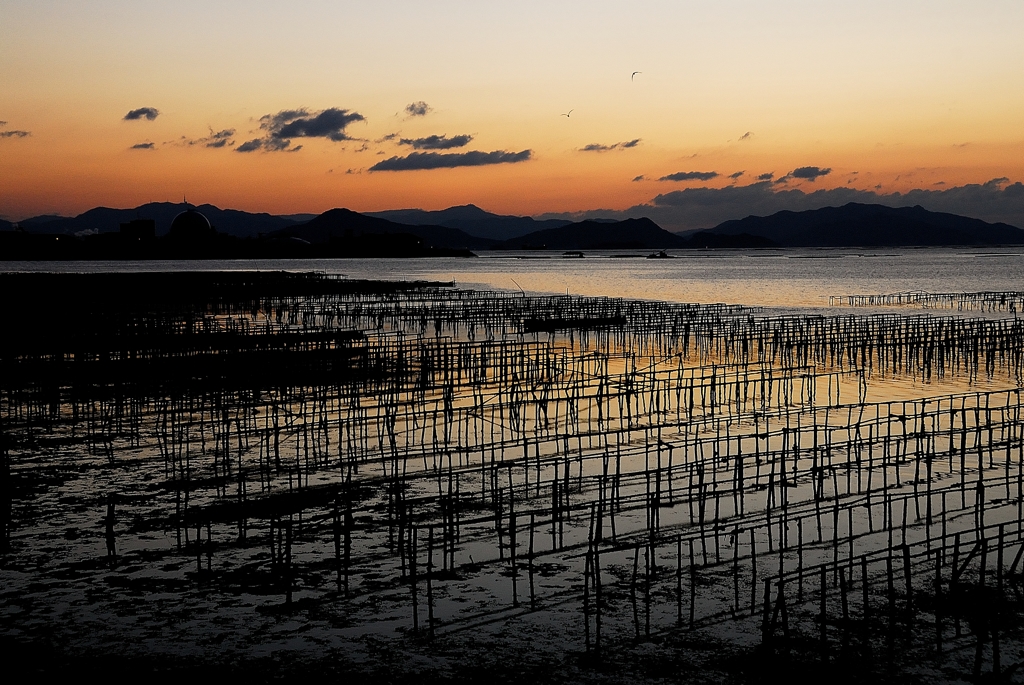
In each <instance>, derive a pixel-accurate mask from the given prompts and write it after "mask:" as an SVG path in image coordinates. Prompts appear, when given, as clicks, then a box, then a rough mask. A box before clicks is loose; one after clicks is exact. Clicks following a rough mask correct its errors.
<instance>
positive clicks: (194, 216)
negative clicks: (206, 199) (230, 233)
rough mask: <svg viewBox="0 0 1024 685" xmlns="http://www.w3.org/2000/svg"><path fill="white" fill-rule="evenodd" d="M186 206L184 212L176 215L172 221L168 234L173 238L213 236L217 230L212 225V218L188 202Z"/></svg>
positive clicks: (187, 238)
mask: <svg viewBox="0 0 1024 685" xmlns="http://www.w3.org/2000/svg"><path fill="white" fill-rule="evenodd" d="M185 207H186V209H185V211H184V212H182V213H181V214H179V215H178V216H176V217H174V221H172V222H171V231H170V233H169V234H168V235H169V236H170V237H171V238H174V239H181V240H196V239H203V238H210V237H212V236H213V235H214V233H215V231H214V230H213V226H211V225H210V220H209V219H207V218H206V217H205V216H203V215H202V214H201V213H200V212H198V211H196V209H195V208H194V207H192V206H190V205H189V204H188V203H186V204H185Z"/></svg>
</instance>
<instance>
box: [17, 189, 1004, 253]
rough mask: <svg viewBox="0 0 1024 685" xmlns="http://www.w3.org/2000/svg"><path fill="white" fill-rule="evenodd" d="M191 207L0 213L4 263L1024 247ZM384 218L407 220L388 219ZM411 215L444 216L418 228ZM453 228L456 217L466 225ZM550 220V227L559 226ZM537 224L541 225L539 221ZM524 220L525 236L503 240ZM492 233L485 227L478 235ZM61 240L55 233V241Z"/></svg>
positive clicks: (948, 229)
mask: <svg viewBox="0 0 1024 685" xmlns="http://www.w3.org/2000/svg"><path fill="white" fill-rule="evenodd" d="M183 209H184V207H183V205H180V204H177V203H171V202H155V203H150V204H146V205H142V206H141V207H138V208H135V209H109V208H106V207H97V208H95V209H91V210H89V211H87V212H85V213H84V214H81V215H79V216H77V217H73V218H66V217H53V216H41V217H35V218H32V219H28V220H25V221H21V222H19V228H20V229H21V231H20V232H14V231H11V230H10V229H11V228H12V225H11V223H10V222H6V221H0V231H2V232H3V239H2V241H0V259H51V258H53V259H56V258H60V259H104V258H111V259H156V258H161V259H162V258H184V257H186V256H187V257H188V258H209V257H215V256H216V257H219V258H232V257H237V258H248V257H259V258H260V259H266V258H275V257H291V258H303V257H416V256H436V255H452V256H454V255H469V254H471V253H470V252H469V250H477V251H479V250H489V249H499V250H502V249H504V250H521V249H548V250H606V249H643V250H652V249H653V250H664V249H693V248H705V247H713V248H728V247H742V248H758V247H854V246H915V245H996V244H1024V231H1022V230H1021V229H1019V228H1015V227H1013V226H1010V225H1007V224H990V223H987V222H985V221H981V220H978V219H970V218H967V217H963V216H958V215H955V214H943V213H938V212H930V211H928V210H925V209H923V208H921V207H901V208H892V207H886V206H883V205H866V204H858V203H850V204H847V205H844V206H842V207H826V208H824V209H815V210H808V211H804V212H789V211H783V212H778V213H776V214H772V215H771V216H766V217H755V216H750V217H747V218H745V219H739V220H736V221H727V222H724V223H722V224H720V225H718V226H716V227H714V228H711V229H707V230H703V231H696V232H688V233H679V234H676V233H670V232H668V231H665V230H663V229H662V228H661V227H659V226H658V225H657V224H655V223H654V222H653V221H651V220H650V219H646V218H641V219H626V220H624V221H607V220H588V221H582V222H578V223H568V222H564V221H561V220H551V221H534V220H533V219H531V218H529V217H513V216H501V215H497V214H490V213H489V212H485V211H483V210H481V209H480V208H478V207H474V206H473V205H467V206H463V207H451V208H449V209H447V210H443V211H440V212H424V211H421V210H395V211H393V212H375V213H374V214H360V213H358V212H353V211H351V210H348V209H332V210H329V211H327V212H324V213H323V214H320V215H318V216H313V218H311V219H309V220H308V221H307V220H305V219H307V218H308V217H310V216H312V215H308V214H307V215H303V214H294V215H289V216H274V215H271V214H252V213H249V212H242V211H238V210H230V209H228V210H222V209H219V208H217V207H214V206H212V205H201V206H199V207H198V210H199V211H200V212H202V213H203V214H204V215H206V217H207V218H208V219H209V220H210V222H211V223H212V224H213V226H214V228H215V229H216V233H215V234H214V235H215V236H216V240H213V239H211V240H207V241H206V242H205V243H203V244H198V243H196V244H192V243H189V242H188V241H187V240H185V241H183V240H181V239H178V240H168V239H167V238H165V237H159V236H164V235H165V234H166V233H167V231H168V229H169V227H170V223H171V220H172V219H173V218H174V217H175V216H176V215H177V214H179V213H180V212H181V211H182V210H183ZM381 215H387V216H391V217H397V218H401V219H402V221H401V222H399V221H392V220H390V219H388V218H384V217H382V216H381ZM136 218H144V219H152V220H154V221H155V222H156V234H157V236H158V237H157V238H155V239H153V238H150V239H149V240H148V241H146V240H141V241H139V240H136V239H131V240H130V239H129V236H128V235H127V234H120V233H119V231H120V226H121V224H122V223H127V222H129V221H131V220H133V219H136ZM415 220H424V221H439V222H445V223H444V224H412V223H406V222H411V221H415ZM446 224H460V225H461V226H464V228H460V227H456V226H453V225H446ZM553 224H554V225H553ZM538 227H540V228H539V229H538ZM525 228H533V229H534V230H531V231H529V232H526V233H523V234H521V235H517V236H515V237H513V238H505V239H503V240H498V239H496V238H493V237H491V236H493V235H508V234H509V233H514V232H518V231H520V230H523V229H525ZM480 233H487V234H488V235H480ZM59 237H60V238H62V239H60V240H58V238H59Z"/></svg>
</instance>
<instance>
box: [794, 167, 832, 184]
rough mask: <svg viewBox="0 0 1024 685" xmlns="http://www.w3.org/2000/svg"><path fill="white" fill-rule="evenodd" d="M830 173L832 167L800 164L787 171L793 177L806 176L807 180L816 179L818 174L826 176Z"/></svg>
mask: <svg viewBox="0 0 1024 685" xmlns="http://www.w3.org/2000/svg"><path fill="white" fill-rule="evenodd" d="M831 173H832V169H830V168H827V167H826V168H824V169H822V168H821V167H816V166H802V167H797V168H796V169H793V170H792V171H790V172H789V175H790V176H792V177H793V178H806V179H807V180H809V181H816V180H818V177H819V176H828V175H829V174H831Z"/></svg>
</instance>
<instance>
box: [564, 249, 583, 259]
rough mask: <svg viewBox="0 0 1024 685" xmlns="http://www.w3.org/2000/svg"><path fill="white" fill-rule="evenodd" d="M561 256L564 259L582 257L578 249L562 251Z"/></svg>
mask: <svg viewBox="0 0 1024 685" xmlns="http://www.w3.org/2000/svg"><path fill="white" fill-rule="evenodd" d="M562 257H563V258H564V259H583V253H582V252H580V251H579V250H569V251H568V252H563V253H562Z"/></svg>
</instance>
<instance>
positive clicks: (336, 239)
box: [269, 209, 496, 249]
mask: <svg viewBox="0 0 1024 685" xmlns="http://www.w3.org/2000/svg"><path fill="white" fill-rule="evenodd" d="M370 235H377V236H380V235H392V236H394V235H409V236H415V237H416V238H417V239H418V240H419V241H420V242H421V244H423V245H425V246H429V247H435V248H444V249H486V248H488V247H491V246H492V245H494V244H495V242H496V241H494V240H489V239H487V238H479V237H476V236H472V235H469V234H468V233H466V232H464V231H460V230H459V229H457V228H448V227H447V226H412V225H408V224H400V223H395V222H394V221H388V220H387V219H381V218H378V217H375V216H372V215H369V214H360V213H359V212H353V211H352V210H350V209H329V210H327V211H326V212H324V213H323V214H321V215H320V216H318V217H316V218H315V219H312V220H311V221H308V222H306V223H304V224H296V225H293V226H289V227H287V228H283V229H281V230H279V231H276V232H275V233H272V234H271V235H270V236H269V237H271V238H279V237H285V236H287V237H290V238H298V239H300V240H304V241H306V242H308V243H310V244H313V245H327V244H331V243H335V244H337V243H340V242H344V241H352V240H354V239H357V238H361V237H363V236H370Z"/></svg>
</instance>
